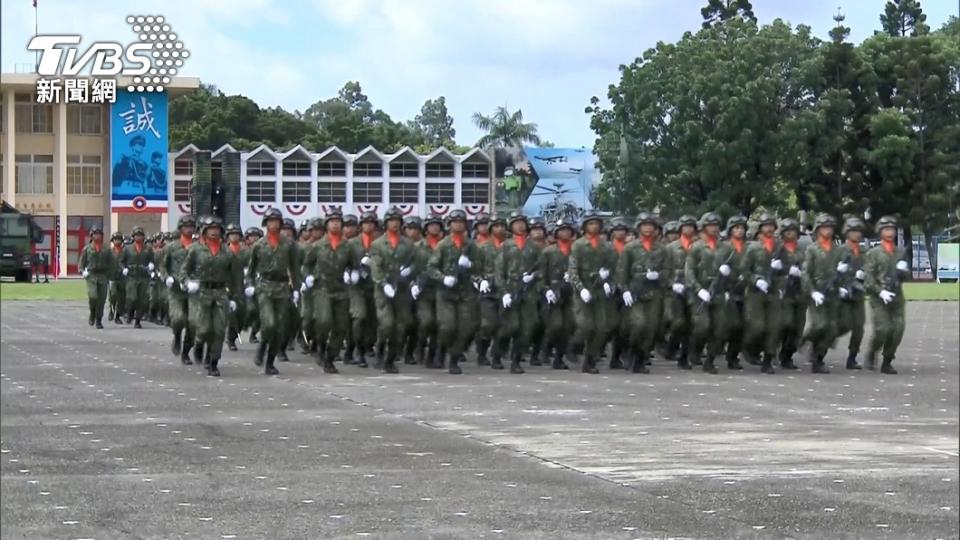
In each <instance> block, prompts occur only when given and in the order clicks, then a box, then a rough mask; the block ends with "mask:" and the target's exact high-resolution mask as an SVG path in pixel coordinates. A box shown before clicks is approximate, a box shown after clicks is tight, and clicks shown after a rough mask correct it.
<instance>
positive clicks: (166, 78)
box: [27, 15, 190, 88]
mask: <svg viewBox="0 0 960 540" xmlns="http://www.w3.org/2000/svg"><path fill="white" fill-rule="evenodd" d="M127 24H129V25H130V26H131V28H132V30H133V32H134V33H135V34H136V35H137V37H138V38H139V41H136V42H133V43H130V44H129V45H126V46H124V45H121V44H120V43H117V42H113V41H95V42H93V43H92V44H91V45H90V46H89V47H88V48H87V49H86V50H85V51H83V52H81V50H80V48H79V47H78V46H79V45H80V41H81V37H80V36H79V35H75V34H73V35H71V34H61V35H49V34H48V35H38V36H34V37H33V39H31V40H30V43H29V44H28V45H27V49H29V50H31V51H39V52H40V62H39V64H38V66H37V72H38V73H39V74H40V75H43V76H57V75H67V76H70V75H79V74H80V73H81V72H83V71H84V70H85V69H86V68H89V73H90V75H92V76H94V77H98V76H99V77H104V76H106V77H115V76H117V75H125V76H131V77H135V79H134V82H135V83H144V84H152V85H154V86H157V87H160V88H162V85H163V84H166V83H169V82H170V77H172V76H174V75H176V74H177V70H178V69H179V68H180V67H182V66H183V62H184V60H185V59H186V58H187V57H189V56H190V52H189V51H188V50H186V49H184V47H183V42H182V41H180V40H179V39H178V38H177V34H175V33H174V32H173V31H172V28H171V27H170V25H169V24H167V23H166V22H165V20H164V18H163V17H162V16H152V15H131V16H129V17H127Z"/></svg>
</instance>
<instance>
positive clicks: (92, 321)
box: [87, 312, 96, 326]
mask: <svg viewBox="0 0 960 540" xmlns="http://www.w3.org/2000/svg"><path fill="white" fill-rule="evenodd" d="M94 322H96V317H94V316H93V312H91V313H90V316H89V317H87V324H89V325H90V326H93V323H94Z"/></svg>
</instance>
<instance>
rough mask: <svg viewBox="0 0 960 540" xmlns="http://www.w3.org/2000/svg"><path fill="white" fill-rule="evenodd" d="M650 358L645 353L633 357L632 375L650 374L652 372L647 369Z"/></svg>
mask: <svg viewBox="0 0 960 540" xmlns="http://www.w3.org/2000/svg"><path fill="white" fill-rule="evenodd" d="M648 356H650V355H648V354H647V353H645V352H641V353H640V354H635V355H633V357H632V358H631V359H630V373H650V370H649V369H647V357H648Z"/></svg>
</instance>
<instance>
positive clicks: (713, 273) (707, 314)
mask: <svg viewBox="0 0 960 540" xmlns="http://www.w3.org/2000/svg"><path fill="white" fill-rule="evenodd" d="M700 231H701V233H702V236H703V238H702V239H701V240H698V241H697V242H696V243H695V244H694V245H693V247H692V248H690V253H689V254H688V255H687V260H686V261H685V263H684V277H685V279H686V282H687V285H688V286H689V287H690V290H691V292H694V295H693V296H691V297H690V311H691V314H692V318H693V339H692V340H691V347H690V349H689V351H688V354H687V356H688V361H689V362H691V363H692V362H693V361H694V359H695V358H697V357H699V356H700V351H702V350H703V348H704V346H706V349H707V359H706V360H705V361H704V362H703V371H704V372H705V373H712V374H716V373H717V368H716V366H714V359H715V358H716V357H717V355H718V354H720V352H721V347H722V346H723V340H724V337H725V335H726V334H725V330H724V328H725V324H724V323H725V321H724V316H725V314H726V310H727V299H726V296H727V293H728V292H729V291H730V289H731V287H732V285H731V282H735V280H736V279H737V276H736V275H734V273H733V267H732V266H731V263H732V261H733V257H734V250H733V247H731V246H730V245H729V244H726V243H722V242H720V239H719V234H720V216H719V215H717V214H716V213H714V212H707V213H705V214H704V215H703V217H701V218H700Z"/></svg>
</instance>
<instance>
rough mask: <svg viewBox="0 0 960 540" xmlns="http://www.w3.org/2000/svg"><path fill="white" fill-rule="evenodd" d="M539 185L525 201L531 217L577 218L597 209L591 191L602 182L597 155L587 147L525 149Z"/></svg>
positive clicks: (525, 206)
mask: <svg viewBox="0 0 960 540" xmlns="http://www.w3.org/2000/svg"><path fill="white" fill-rule="evenodd" d="M523 150H524V155H525V158H526V163H527V166H528V168H529V169H530V172H531V173H532V174H531V176H533V177H534V178H536V184H534V186H533V189H532V190H531V191H530V194H529V196H528V197H527V198H526V200H525V202H524V203H523V212H524V214H526V215H528V216H544V217H545V218H547V219H548V221H550V220H551V219H559V218H560V217H569V218H571V219H576V218H578V217H579V216H581V215H583V212H585V211H587V210H590V209H592V208H593V205H592V204H591V202H590V192H591V190H592V188H593V186H594V185H595V184H596V183H597V182H599V180H600V175H599V171H597V169H596V161H597V160H596V156H594V155H593V152H591V151H590V150H586V149H584V148H538V147H526V148H524V149H523Z"/></svg>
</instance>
